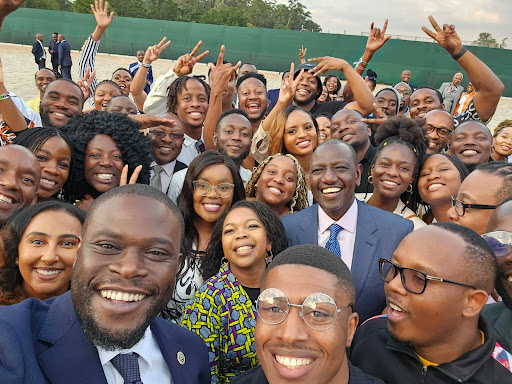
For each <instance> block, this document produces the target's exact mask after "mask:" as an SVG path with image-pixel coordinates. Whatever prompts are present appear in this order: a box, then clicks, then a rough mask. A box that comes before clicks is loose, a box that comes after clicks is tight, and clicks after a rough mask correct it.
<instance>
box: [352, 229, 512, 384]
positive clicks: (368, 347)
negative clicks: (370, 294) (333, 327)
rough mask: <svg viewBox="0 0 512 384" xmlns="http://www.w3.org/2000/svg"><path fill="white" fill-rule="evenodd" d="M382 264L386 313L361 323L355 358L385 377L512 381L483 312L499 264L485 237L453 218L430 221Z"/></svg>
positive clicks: (369, 370) (386, 379)
mask: <svg viewBox="0 0 512 384" xmlns="http://www.w3.org/2000/svg"><path fill="white" fill-rule="evenodd" d="M379 267H380V269H379V271H380V276H381V278H382V280H384V282H385V285H384V290H385V294H386V300H387V303H388V308H387V315H384V316H379V317H378V318H374V319H371V320H368V321H367V322H366V323H364V324H363V325H362V326H361V327H360V328H359V330H358V332H357V333H356V336H355V338H354V341H353V343H352V350H351V354H350V359H351V361H352V362H353V363H354V364H355V365H356V366H358V367H359V368H361V369H362V370H363V371H365V372H366V373H368V374H371V375H374V376H376V377H378V378H380V379H382V380H383V381H384V382H386V383H425V384H428V383H500V384H501V383H510V382H512V373H511V372H510V371H509V369H510V364H508V368H507V367H506V364H505V363H504V362H503V363H502V362H500V361H499V360H498V359H494V358H493V353H495V352H497V351H496V350H495V345H496V342H495V340H494V337H493V336H492V333H491V331H490V329H489V328H488V326H487V324H486V322H485V320H484V319H483V317H481V316H480V312H481V311H482V309H483V307H484V305H485V303H486V302H487V297H488V294H490V293H491V292H492V290H493V289H494V280H495V277H496V271H497V265H496V260H495V258H494V255H493V253H492V250H491V249H490V247H489V246H488V245H487V243H486V242H485V241H484V240H483V239H482V237H480V236H479V235H478V234H477V233H475V232H474V231H472V230H470V229H469V228H466V227H462V226H458V225H454V224H451V223H437V224H433V225H429V226H428V227H425V228H422V229H419V230H417V231H414V232H412V233H410V234H409V235H407V236H406V237H405V238H404V240H403V241H402V242H401V243H400V245H399V246H398V248H397V249H396V251H395V253H394V254H393V257H392V258H391V260H390V261H389V260H385V259H380V260H379ZM502 364H504V365H502Z"/></svg>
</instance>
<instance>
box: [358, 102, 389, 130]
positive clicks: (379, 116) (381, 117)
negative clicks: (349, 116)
mask: <svg viewBox="0 0 512 384" xmlns="http://www.w3.org/2000/svg"><path fill="white" fill-rule="evenodd" d="M373 109H374V110H375V113H374V116H376V117H374V118H373V119H361V121H362V122H363V123H366V124H377V125H381V124H382V123H383V122H385V121H386V120H387V119H388V115H386V114H385V113H384V111H383V110H382V109H381V108H380V107H379V106H378V105H377V104H375V103H373Z"/></svg>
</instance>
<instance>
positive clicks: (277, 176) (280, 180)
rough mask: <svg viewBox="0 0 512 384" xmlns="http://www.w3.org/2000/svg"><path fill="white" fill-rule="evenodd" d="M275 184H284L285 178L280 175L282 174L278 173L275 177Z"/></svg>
mask: <svg viewBox="0 0 512 384" xmlns="http://www.w3.org/2000/svg"><path fill="white" fill-rule="evenodd" d="M272 180H273V181H274V182H275V183H278V184H284V178H283V175H282V174H280V173H276V174H274V177H273V179H272Z"/></svg>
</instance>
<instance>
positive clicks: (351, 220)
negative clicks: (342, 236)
mask: <svg viewBox="0 0 512 384" xmlns="http://www.w3.org/2000/svg"><path fill="white" fill-rule="evenodd" d="M357 213H358V207H357V199H354V201H353V202H352V205H351V206H350V208H349V209H348V211H347V212H345V214H344V215H343V216H342V217H341V218H340V219H339V220H338V221H334V220H333V219H331V218H330V217H329V216H328V215H327V213H325V212H324V210H323V209H322V207H320V206H318V228H319V229H320V233H324V232H325V231H328V230H329V227H330V226H331V225H332V224H338V225H339V226H340V227H341V228H343V229H344V230H347V231H349V232H350V233H352V234H354V233H356V228H357Z"/></svg>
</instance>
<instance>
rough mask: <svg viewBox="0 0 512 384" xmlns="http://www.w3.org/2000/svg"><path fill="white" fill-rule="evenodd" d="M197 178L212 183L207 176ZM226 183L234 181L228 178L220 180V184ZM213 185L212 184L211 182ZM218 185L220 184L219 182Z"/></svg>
mask: <svg viewBox="0 0 512 384" xmlns="http://www.w3.org/2000/svg"><path fill="white" fill-rule="evenodd" d="M197 180H204V181H206V182H207V183H208V184H210V181H209V180H208V179H207V178H205V177H198V178H197ZM225 183H228V184H234V182H232V181H229V180H228V179H222V180H220V181H219V184H225ZM210 185H211V184H210ZM217 185H218V184H217Z"/></svg>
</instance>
